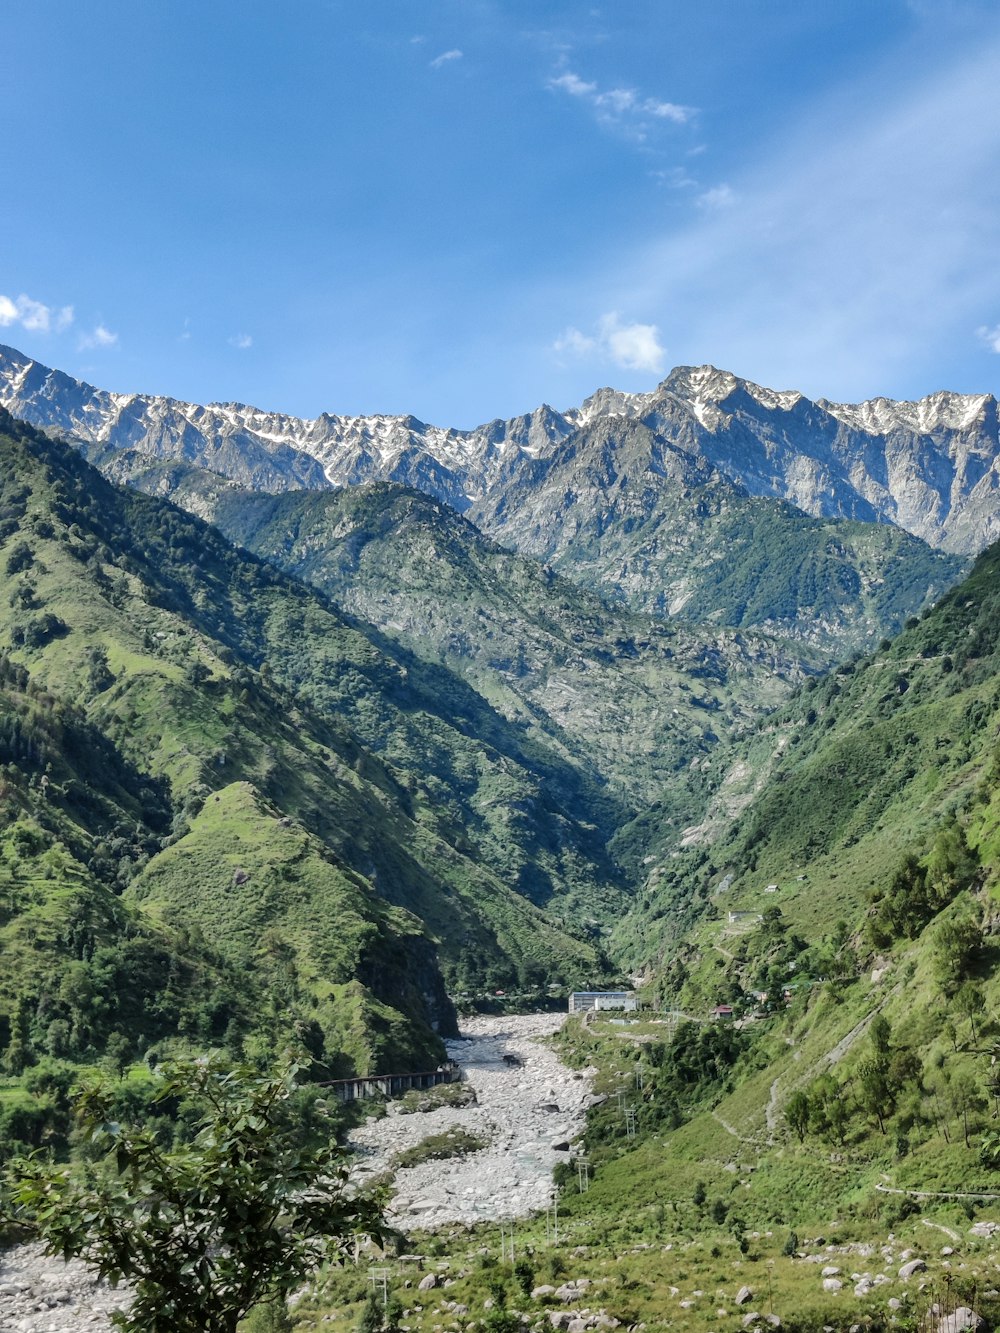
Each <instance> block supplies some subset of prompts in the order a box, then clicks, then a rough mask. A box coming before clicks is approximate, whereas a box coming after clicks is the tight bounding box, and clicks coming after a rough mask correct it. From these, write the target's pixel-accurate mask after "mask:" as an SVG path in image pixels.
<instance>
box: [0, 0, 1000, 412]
mask: <svg viewBox="0 0 1000 1333" xmlns="http://www.w3.org/2000/svg"><path fill="white" fill-rule="evenodd" d="M3 39H4V47H5V51H4V77H3V80H2V81H0V116H2V125H3V141H4V186H3V205H2V207H0V340H2V341H5V342H9V343H11V344H13V345H14V346H17V347H20V348H21V349H22V350H23V351H25V352H28V353H29V354H31V355H33V356H36V357H37V358H38V359H40V360H43V361H45V362H46V363H47V364H50V365H56V366H58V367H60V368H62V369H65V370H67V371H69V372H70V373H72V374H76V375H79V376H80V377H81V378H85V379H89V380H90V381H92V382H94V383H97V384H99V385H101V386H103V387H108V388H114V389H119V390H124V391H131V390H144V391H148V392H154V393H168V394H172V395H173V396H175V397H180V398H187V399H190V400H193V401H209V400H222V401H225V400H231V399H238V400H241V401H245V402H250V403H254V404H258V405H260V406H262V407H267V408H276V409H282V410H285V411H289V412H294V413H297V414H300V415H315V414H316V413H318V412H320V411H323V410H328V411H336V412H379V411H381V412H412V413H414V414H415V415H417V416H419V417H421V418H423V419H424V420H427V421H433V422H437V423H439V424H452V425H458V426H470V425H473V424H476V423H477V422H480V421H485V420H488V419H490V418H491V417H494V416H506V415H511V414H514V413H516V412H520V411H525V410H528V409H530V408H532V407H534V406H536V405H537V404H538V403H540V402H542V401H546V402H549V403H552V404H553V405H554V406H556V407H568V406H571V405H573V404H575V403H577V402H579V401H580V400H581V399H582V398H583V397H584V396H586V394H588V393H589V392H591V391H592V390H593V389H595V388H596V387H597V386H599V385H602V384H614V385H616V386H619V387H622V388H628V389H645V388H650V387H652V386H653V385H654V384H655V383H656V382H657V380H658V379H659V378H660V377H661V376H662V374H664V373H665V372H666V371H667V370H668V369H669V368H670V367H671V366H672V365H676V364H700V363H702V362H705V361H710V362H712V363H714V364H715V365H718V366H723V367H725V368H727V369H730V370H733V371H735V372H736V373H737V374H741V375H744V376H747V377H749V378H751V379H755V380H757V381H759V382H761V383H764V384H768V385H771V386H774V387H777V388H789V387H794V388H799V389H802V390H803V391H804V392H806V393H808V394H810V395H812V396H821V395H825V396H827V397H830V398H834V399H842V400H856V399H858V398H862V397H868V396H873V395H876V394H885V395H887V396H890V397H916V396H920V395H922V394H924V393H928V392H932V391H933V390H935V389H938V388H945V387H947V388H953V389H959V390H964V391H986V390H990V391H994V392H996V391H998V390H1000V93H998V89H1000V6H997V5H996V4H995V3H994V2H993V0H982V3H979V2H977V0H952V2H950V3H949V0H821V2H817V3H807V2H805V0H700V3H694V2H693V0H692V2H687V0H685V3H677V2H676V0H613V3H611V2H610V0H608V2H606V3H593V4H586V3H571V2H570V0H507V2H505V3H504V2H501V0H367V2H366V3H362V2H361V0H285V3H284V4H282V5H281V6H278V5H275V4H267V3H262V2H261V0H238V2H237V0H209V2H208V3H206V0H143V3H140V4H137V3H135V0H99V2H98V3H97V4H93V5H81V4H79V0H33V3H32V4H31V5H20V6H15V7H13V9H12V10H11V12H10V13H8V15H7V16H6V19H5V23H4V38H3Z"/></svg>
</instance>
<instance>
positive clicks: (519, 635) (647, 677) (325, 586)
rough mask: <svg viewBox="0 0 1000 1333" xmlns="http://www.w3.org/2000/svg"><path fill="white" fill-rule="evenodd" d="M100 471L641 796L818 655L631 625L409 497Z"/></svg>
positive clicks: (638, 622)
mask: <svg viewBox="0 0 1000 1333" xmlns="http://www.w3.org/2000/svg"><path fill="white" fill-rule="evenodd" d="M102 466H107V467H108V468H110V469H112V472H113V475H115V476H119V477H123V478H126V477H127V479H128V480H129V482H130V483H131V484H133V485H137V486H138V487H140V488H141V489H143V490H145V491H147V492H150V493H154V494H167V495H169V496H170V497H171V498H172V499H174V500H175V501H176V502H177V503H179V504H181V505H182V506H184V507H185V508H188V509H190V510H191V511H192V512H195V513H198V514H199V515H201V516H202V517H204V518H207V519H209V520H210V521H211V522H213V523H214V524H215V525H216V526H217V527H218V528H219V529H220V531H222V532H223V533H224V534H225V535H226V536H227V537H228V538H229V539H230V540H231V541H234V542H236V543H237V544H239V545H241V546H243V547H246V548H247V549H249V550H251V551H253V552H254V553H255V554H257V555H260V556H263V557H264V558H265V559H267V560H269V561H271V562H272V563H274V564H276V565H278V566H279V567H280V568H282V569H285V570H286V571H288V572H290V573H293V574H295V575H297V576H298V577H300V578H302V579H304V580H305V581H307V582H309V583H311V584H312V585H313V586H315V587H318V588H320V589H321V590H322V591H324V592H326V593H328V594H329V595H330V596H331V597H333V598H334V599H335V600H336V601H337V603H338V604H339V605H340V606H342V607H344V608H345V609H347V610H349V611H351V612H353V613H355V614H357V615H359V616H362V617H364V619H365V620H368V621H371V622H372V623H374V624H377V625H378V626H380V628H382V629H385V630H387V631H388V632H390V633H391V634H392V635H393V636H394V638H396V639H398V640H400V641H402V642H403V643H405V644H406V645H407V646H408V647H409V648H411V649H412V650H413V651H414V652H415V653H416V654H417V655H419V656H420V657H421V658H424V659H426V660H429V661H434V662H440V663H441V664H443V665H445V666H447V667H448V668H449V669H450V670H452V671H454V672H455V673H456V674H459V675H461V676H462V677H463V678H464V679H466V680H467V681H468V682H469V683H470V684H471V685H472V686H473V687H474V688H475V689H476V690H477V692H478V693H480V694H482V695H483V696H484V697H485V698H486V699H488V700H489V701H490V703H491V704H493V705H494V707H496V708H497V709H498V710H499V711H500V712H502V713H503V714H504V715H505V716H507V717H509V718H510V719H512V720H514V721H516V722H517V723H518V725H519V726H522V727H524V728H526V729H527V731H528V733H529V734H530V735H532V736H534V737H536V738H537V739H538V740H539V741H540V742H542V743H544V744H546V745H549V746H552V747H554V748H556V749H557V751H558V752H559V753H562V754H563V755H565V756H566V757H567V758H568V759H570V760H571V761H572V762H574V763H576V764H578V765H580V766H582V767H584V768H585V769H586V770H587V771H589V772H591V773H592V774H593V775H594V776H595V777H596V778H597V780H598V781H600V782H601V783H608V784H610V785H611V786H612V787H613V788H615V789H617V790H619V791H621V792H622V793H623V794H624V795H625V797H626V799H628V800H631V801H640V802H648V801H650V800H653V799H656V798H658V797H659V796H660V795H661V794H662V792H663V789H664V787H665V786H667V785H673V786H675V787H676V786H678V785H679V782H680V775H681V770H683V769H684V768H686V767H687V766H688V765H689V764H690V763H691V761H692V760H694V759H699V758H701V757H703V756H704V755H706V754H707V753H708V752H709V751H710V750H711V749H712V748H713V746H714V744H715V741H716V738H717V736H718V734H719V733H720V732H727V731H728V730H729V729H730V728H731V727H732V726H733V725H741V726H742V725H746V724H747V722H748V721H749V720H750V719H752V718H754V717H756V716H758V715H759V714H760V712H761V711H762V710H766V709H768V708H771V707H773V706H774V705H775V704H776V703H778V702H780V701H781V700H782V699H783V698H784V697H785V696H786V695H787V692H788V691H789V689H790V688H791V686H792V684H793V683H794V682H795V681H797V680H800V679H801V678H802V676H803V662H805V663H807V664H809V663H810V659H811V658H813V657H814V656H815V655H813V654H810V653H809V651H808V650H803V649H801V648H793V649H790V650H789V649H786V648H785V647H784V646H783V645H782V644H781V643H780V642H779V641H775V640H774V639H771V638H769V637H767V636H765V635H761V634H754V633H738V632H735V631H732V630H727V629H716V630H713V629H709V630H707V631H703V630H700V629H698V628H696V627H689V626H686V625H683V624H677V623H670V622H662V621H658V620H655V619H650V618H649V617H647V616H635V615H631V614H630V613H629V612H628V611H627V610H626V609H625V608H623V607H621V606H618V607H615V606H612V605H609V603H608V602H606V601H604V600H603V599H601V598H600V597H598V596H596V595H595V594H593V593H589V592H587V591H586V590H584V589H581V588H579V587H577V586H576V585H575V584H573V583H571V582H570V581H569V580H567V579H565V578H561V577H560V576H558V575H556V574H554V573H553V572H552V571H551V570H549V569H546V568H544V567H543V566H541V565H539V564H538V563H537V562H536V561H533V560H528V559H525V558H524V557H522V556H518V555H515V554H514V553H512V552H510V551H506V550H504V549H503V548H502V547H500V546H498V545H497V544H496V543H495V542H492V541H490V540H489V539H488V538H485V537H483V535H482V534H481V533H479V532H478V530H477V529H476V528H474V527H473V526H472V524H470V523H468V522H467V521H466V520H464V519H462V518H460V517H459V516H458V515H457V514H456V513H455V512H454V511H453V510H451V509H449V508H448V507H447V506H446V505H443V504H441V503H439V502H438V501H436V500H433V499H431V498H430V497H428V496H425V495H422V494H421V493H420V492H417V491H412V490H408V489H407V488H405V487H401V486H397V485H392V484H389V483H375V484H371V485H366V486H357V487H350V488H344V489H342V490H339V491H330V492H310V491H299V492H293V493H291V494H283V495H274V496H272V495H266V494H262V493H260V492H253V491H247V490H244V489H242V488H239V487H236V486H234V485H231V484H228V483H226V482H225V481H224V480H223V479H221V478H219V477H217V476H214V475H213V474H211V473H207V472H204V471H202V470H199V469H196V468H191V467H188V466H186V465H183V464H176V463H155V464H150V461H149V459H148V458H146V457H143V456H141V455H137V454H131V455H128V454H122V453H121V452H115V453H113V454H110V455H108V456H107V457H106V458H104V459H102ZM817 660H818V659H817ZM814 669H815V668H814Z"/></svg>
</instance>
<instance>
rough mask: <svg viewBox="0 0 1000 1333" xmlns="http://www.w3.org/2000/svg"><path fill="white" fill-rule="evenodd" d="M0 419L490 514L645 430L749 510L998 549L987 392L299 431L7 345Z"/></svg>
mask: <svg viewBox="0 0 1000 1333" xmlns="http://www.w3.org/2000/svg"><path fill="white" fill-rule="evenodd" d="M0 405H2V406H4V407H6V408H7V409H8V411H10V412H11V413H12V414H13V415H15V416H17V417H20V418H22V419H24V420H26V421H29V422H31V423H32V424H33V425H35V426H37V427H39V428H41V429H43V430H45V431H48V432H50V433H57V434H59V435H62V436H64V437H66V438H70V439H72V440H74V441H76V442H78V443H80V444H82V445H84V446H86V447H87V449H88V451H89V452H90V453H91V454H92V455H93V454H94V453H95V452H99V451H100V450H102V449H112V450H119V449H136V450H139V451H140V452H142V453H147V454H150V455H153V456H155V457H160V458H175V459H184V460H185V461H187V462H191V463H195V464H197V465H198V466H200V467H205V468H209V469H211V470H212V471H215V472H218V473H220V474H222V475H223V476H226V477H230V478H231V479H233V480H235V481H239V482H241V483H242V484H244V485H249V486H253V487H255V488H257V489H261V490H270V491H282V490H289V489H299V488H303V487H305V488H314V489H325V488H328V487H331V486H341V485H354V484H357V483H359V482H367V481H378V480H382V481H396V482H401V483H403V484H405V485H410V486H413V487H415V488H416V489H418V490H422V491H424V492H426V493H428V494H430V495H433V496H435V497H436V498H438V499H440V500H444V501H445V502H446V503H447V504H449V505H451V506H452V507H453V508H455V509H457V510H459V511H460V512H465V511H467V510H469V509H473V510H476V511H478V512H480V513H482V514H486V513H487V512H489V511H491V510H494V511H495V509H496V507H497V505H498V504H499V503H500V501H501V500H502V497H503V496H504V494H505V492H506V491H507V490H508V488H509V487H510V486H511V484H512V483H514V484H517V483H518V482H521V483H523V482H524V481H525V480H526V479H531V480H532V481H533V482H537V481H538V480H539V479H540V478H541V477H543V476H544V475H545V473H546V472H547V471H548V469H549V467H550V466H551V465H552V463H553V461H554V460H556V459H558V458H560V457H563V456H564V455H565V445H566V442H567V441H569V440H570V439H571V438H572V437H574V436H575V435H577V434H578V433H579V432H580V431H581V430H586V429H588V428H591V427H593V426H595V425H597V424H603V425H605V426H607V425H608V424H609V423H610V422H612V421H619V422H622V423H624V422H631V423H639V424H641V425H644V426H645V427H647V428H648V429H649V430H650V431H651V432H653V434H655V435H656V436H657V437H658V438H659V439H660V440H662V441H663V442H664V444H665V445H667V446H669V448H670V449H672V450H677V451H680V452H681V453H683V454H685V455H687V456H688V457H689V458H690V460H692V463H696V464H698V465H699V466H702V467H705V468H708V469H709V470H711V471H713V472H717V473H719V474H721V475H722V476H723V477H725V478H726V479H727V480H729V481H730V482H732V483H735V484H736V485H737V486H739V487H742V488H743V489H744V490H745V491H746V492H747V493H748V494H749V495H750V496H752V497H753V496H756V497H771V498H775V499H780V500H786V501H788V502H789V503H791V504H793V505H795V506H796V507H797V508H799V509H801V510H803V511H804V512H805V513H807V514H810V515H812V516H814V517H818V518H851V519H859V520H863V521H866V522H880V523H890V524H893V525H895V526H897V527H900V528H903V529H905V530H906V531H908V532H910V533H912V534H914V535H916V536H919V537H920V538H922V539H923V540H924V541H927V542H928V543H929V544H930V545H932V546H936V547H940V548H942V549H944V550H947V551H951V552H955V553H958V554H966V555H968V554H972V553H974V552H976V551H979V550H981V549H983V548H984V547H985V546H987V545H988V544H989V543H990V542H991V541H993V540H995V539H996V538H997V537H998V536H1000V499H998V493H997V492H998V484H1000V426H998V416H997V403H996V399H995V398H994V397H993V396H992V395H990V394H956V393H945V392H942V393H937V394H933V395H931V396H929V397H927V398H923V399H921V400H920V401H919V402H915V403H908V402H893V401H891V400H889V399H885V398H876V399H872V400H870V401H868V402H864V403H860V404H839V403H832V402H828V401H827V400H825V399H820V400H818V401H816V402H813V401H811V400H810V399H808V398H806V397H805V396H804V395H802V394H800V393H797V392H794V391H782V392H777V391H775V390H772V389H767V388H763V387H761V386H759V385H756V384H752V383H750V382H749V381H747V380H743V379H740V378H738V377H737V376H735V375H733V374H730V373H729V372H726V371H720V370H716V369H715V368H714V367H712V366H701V367H697V368H692V367H679V368H678V369H676V370H673V371H672V372H671V373H670V374H669V375H668V376H667V378H666V379H665V380H663V382H662V383H661V384H660V385H659V386H658V387H657V388H656V389H654V390H653V391H652V392H650V393H646V394H629V393H622V392H619V391H617V390H614V389H600V390H598V392H597V393H595V394H593V395H592V396H591V397H590V398H588V399H587V400H586V401H585V402H584V403H583V404H581V405H580V406H579V407H575V408H571V409H568V410H566V411H564V412H557V411H555V410H554V409H552V408H550V407H548V406H544V405H543V406H542V407H539V408H538V409H536V410H535V411H534V412H531V413H526V414H524V415H522V416H518V417H514V418H512V419H510V420H508V421H499V420H498V421H491V422H488V423H486V424H484V425H481V426H477V427H475V428H474V429H472V430H456V429H449V428H444V427H438V426H431V425H427V424H425V423H424V422H421V421H418V420H417V419H416V418H415V417H411V416H367V417H365V416H340V415H336V414H332V413H323V414H321V415H320V416H319V417H317V418H315V419H314V420H303V419H300V418H297V417H292V416H288V415H284V414H281V413H273V412H266V411H262V410H260V409H258V408H254V407H248V406H245V405H243V404H238V403H215V404H209V405H208V406H204V407H202V406H197V405H194V404H190V403H183V402H179V401H177V400H175V399H171V398H163V397H156V396H152V395H146V394H122V393H111V392H108V391H105V390H101V389H96V388H94V387H92V386H91V385H88V384H85V383H82V382H81V381H79V380H75V379H73V378H72V377H70V376H68V375H65V374H63V373H62V372H60V371H56V370H51V369H49V368H48V367H46V366H43V365H41V364H40V363H39V362H36V361H33V360H31V359H30V358H28V357H26V356H24V355H23V354H22V353H20V352H17V351H15V350H14V349H13V348H9V347H0Z"/></svg>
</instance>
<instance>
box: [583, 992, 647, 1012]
mask: <svg viewBox="0 0 1000 1333" xmlns="http://www.w3.org/2000/svg"><path fill="white" fill-rule="evenodd" d="M637 1007H638V1006H637V1003H636V998H635V992H634V991H630V990H576V991H573V993H572V994H571V995H570V997H569V1011H570V1013H571V1014H583V1013H586V1012H587V1010H589V1009H596V1010H602V1009H624V1010H625V1012H626V1013H630V1012H632V1010H634V1009H636V1008H637Z"/></svg>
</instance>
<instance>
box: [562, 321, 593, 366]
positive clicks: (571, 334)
mask: <svg viewBox="0 0 1000 1333" xmlns="http://www.w3.org/2000/svg"><path fill="white" fill-rule="evenodd" d="M552 350H553V351H554V352H558V353H559V354H560V355H563V354H564V353H568V354H569V355H570V356H571V357H574V358H576V359H578V360H583V358H584V357H587V356H589V355H590V354H591V353H592V352H595V351H596V350H597V339H596V338H588V337H587V335H586V334H585V333H581V332H580V330H579V329H574V328H572V327H571V328H568V329H566V331H565V332H564V333H561V334H560V335H559V337H558V338H557V339H556V340H555V342H554V343H553V344H552Z"/></svg>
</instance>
